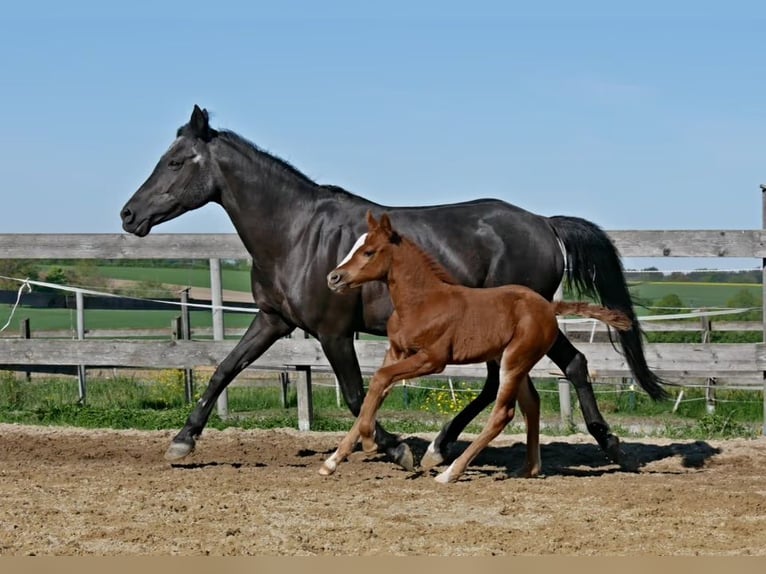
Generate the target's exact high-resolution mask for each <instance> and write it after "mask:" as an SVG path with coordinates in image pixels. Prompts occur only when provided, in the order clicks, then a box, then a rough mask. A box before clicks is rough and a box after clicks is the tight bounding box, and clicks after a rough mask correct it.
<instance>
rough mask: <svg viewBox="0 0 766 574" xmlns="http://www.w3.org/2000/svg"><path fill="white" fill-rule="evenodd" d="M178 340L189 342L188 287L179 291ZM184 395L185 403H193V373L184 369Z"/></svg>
mask: <svg viewBox="0 0 766 574" xmlns="http://www.w3.org/2000/svg"><path fill="white" fill-rule="evenodd" d="M177 320H178V321H179V323H177V324H176V328H177V329H178V331H177V334H178V338H179V339H181V340H183V341H191V314H190V313H189V287H186V288H184V289H182V290H181V316H180V317H179V318H177ZM183 371H184V394H185V395H186V402H187V403H191V402H192V401H194V371H192V370H191V369H184V370H183Z"/></svg>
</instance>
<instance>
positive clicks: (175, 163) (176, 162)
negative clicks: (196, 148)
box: [168, 159, 184, 169]
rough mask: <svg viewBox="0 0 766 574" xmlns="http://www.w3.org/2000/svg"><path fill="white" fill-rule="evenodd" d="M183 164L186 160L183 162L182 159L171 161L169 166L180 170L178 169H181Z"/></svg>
mask: <svg viewBox="0 0 766 574" xmlns="http://www.w3.org/2000/svg"><path fill="white" fill-rule="evenodd" d="M183 164H184V160H182V159H171V160H170V161H169V162H168V166H169V167H170V168H171V169H178V168H180V167H181V166H182V165H183Z"/></svg>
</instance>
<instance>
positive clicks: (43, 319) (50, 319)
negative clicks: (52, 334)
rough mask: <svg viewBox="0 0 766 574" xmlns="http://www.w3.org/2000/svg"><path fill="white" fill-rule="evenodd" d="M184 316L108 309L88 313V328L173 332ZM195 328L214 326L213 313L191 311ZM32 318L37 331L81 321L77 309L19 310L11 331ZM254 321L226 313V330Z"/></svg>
mask: <svg viewBox="0 0 766 574" xmlns="http://www.w3.org/2000/svg"><path fill="white" fill-rule="evenodd" d="M11 308H12V306H11V305H0V318H1V319H2V323H3V324H4V323H5V321H6V320H7V317H8V316H9V315H10V312H11ZM180 314H181V311H180V308H179V309H178V310H169V311H112V310H104V309H86V310H85V328H86V329H169V328H170V322H171V320H173V319H174V318H175V317H178V316H179V315H180ZM190 316H191V325H192V329H194V328H203V327H211V326H212V314H211V313H210V312H209V311H204V310H201V311H190ZM25 318H28V319H29V320H30V325H31V329H32V336H34V331H36V330H40V331H47V330H58V329H69V330H71V331H72V332H74V331H75V329H76V325H77V318H76V316H75V310H74V309H31V308H28V307H19V308H18V309H16V313H15V314H14V317H13V320H12V321H11V324H10V325H9V326H8V331H9V332H11V333H18V330H19V323H20V321H21V320H22V319H25ZM252 320H253V315H252V314H250V313H224V324H225V325H226V328H245V327H247V326H248V325H249V324H250V322H251V321H252Z"/></svg>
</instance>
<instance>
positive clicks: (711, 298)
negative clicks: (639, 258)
mask: <svg viewBox="0 0 766 574" xmlns="http://www.w3.org/2000/svg"><path fill="white" fill-rule="evenodd" d="M741 291H745V292H748V293H751V294H752V295H753V296H754V297H755V299H756V300H757V301H758V304H760V301H761V298H762V292H761V285H759V284H754V283H692V282H681V281H677V282H670V281H651V282H648V281H647V282H640V283H639V282H631V284H630V292H631V294H632V295H633V298H634V300H635V302H636V303H644V304H649V305H651V303H653V302H656V301H657V300H659V299H661V298H662V297H664V296H665V295H668V294H670V293H675V294H676V295H678V296H679V297H680V298H681V301H682V302H683V304H684V307H694V308H698V307H726V306H727V302H728V301H729V300H731V299H732V298H734V297H736V296H737V295H738V294H739V293H740V292H741ZM638 312H639V314H648V313H649V311H646V310H643V309H641V308H639V309H638Z"/></svg>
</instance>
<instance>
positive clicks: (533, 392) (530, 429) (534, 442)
mask: <svg viewBox="0 0 766 574" xmlns="http://www.w3.org/2000/svg"><path fill="white" fill-rule="evenodd" d="M519 407H520V408H521V412H522V413H523V414H524V421H525V422H526V426H527V461H526V463H525V464H524V468H522V469H521V472H520V473H519V476H524V477H527V478H531V477H533V476H537V475H539V474H540V471H541V470H542V462H541V458H540V395H539V394H538V393H537V389H535V387H534V386H533V385H532V379H530V378H529V376H527V378H526V381H525V382H524V383H523V384H522V385H521V387H520V388H519Z"/></svg>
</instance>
